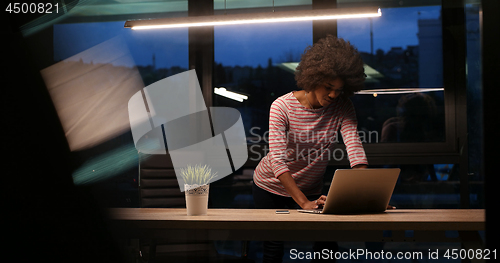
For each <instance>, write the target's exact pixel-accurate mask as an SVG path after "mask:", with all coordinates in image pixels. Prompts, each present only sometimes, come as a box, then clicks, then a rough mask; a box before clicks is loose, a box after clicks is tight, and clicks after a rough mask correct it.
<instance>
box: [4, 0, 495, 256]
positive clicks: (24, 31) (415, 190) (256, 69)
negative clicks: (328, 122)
mask: <svg viewBox="0 0 500 263" xmlns="http://www.w3.org/2000/svg"><path fill="white" fill-rule="evenodd" d="M54 3H60V4H61V8H63V7H64V8H63V10H64V12H59V13H52V14H45V15H40V14H38V15H36V14H31V15H30V14H17V15H16V14H9V17H8V19H9V21H8V22H6V24H7V25H9V26H8V27H6V28H4V33H5V35H6V36H8V39H9V40H10V42H9V43H10V45H9V46H8V48H6V49H4V52H5V54H6V56H8V57H9V59H8V60H7V61H8V62H9V64H5V69H6V70H5V71H4V74H5V78H7V79H9V80H10V81H9V82H6V83H9V85H6V86H5V89H8V91H7V93H6V95H5V96H4V98H5V99H4V106H5V107H6V110H5V111H4V112H5V113H6V114H7V115H8V116H7V119H8V122H7V125H6V126H5V129H6V130H7V131H8V132H9V134H10V135H9V137H6V141H7V145H6V146H5V147H6V148H5V151H6V152H7V153H8V155H9V156H10V157H11V158H9V161H8V162H6V164H5V166H7V167H8V173H7V174H6V176H7V177H8V180H7V183H6V184H5V185H4V187H5V191H3V194H5V197H4V200H9V201H7V202H6V206H7V208H9V209H11V210H12V211H15V213H13V214H12V216H11V217H10V219H12V222H13V223H14V225H15V226H16V227H19V230H20V231H19V232H18V233H19V234H18V235H17V236H15V237H13V240H14V241H17V242H20V243H24V242H21V241H22V240H24V239H23V236H31V235H32V234H33V233H39V234H40V236H45V237H47V236H50V235H51V234H50V233H51V231H54V233H56V236H58V238H57V241H53V240H52V241H53V243H54V246H56V245H59V246H62V247H64V248H65V249H66V250H67V251H66V252H64V253H63V254H64V255H67V256H70V255H74V254H78V253H79V249H80V248H78V246H81V247H87V246H89V243H91V241H90V240H95V241H96V242H97V243H96V244H95V245H96V247H98V249H97V250H96V251H94V252H92V253H96V254H97V255H98V256H102V255H103V254H104V255H106V254H107V255H110V254H111V253H109V251H114V249H116V248H115V247H114V246H113V245H112V244H114V243H113V242H112V241H109V240H111V239H112V237H111V236H109V235H108V233H107V232H106V231H105V223H103V219H102V209H103V208H107V207H141V194H140V191H139V190H140V185H139V182H140V161H141V158H144V156H141V155H140V153H138V152H137V150H136V149H135V147H134V142H133V139H132V134H131V132H130V127H129V124H128V119H127V114H128V113H127V102H128V99H129V98H130V95H131V94H133V92H135V91H137V90H139V89H141V88H143V87H145V86H147V85H149V84H152V83H154V82H156V81H158V80H161V79H164V78H166V77H169V76H172V75H175V74H177V73H181V72H184V71H186V70H190V69H196V72H197V74H198V79H199V81H200V86H201V88H202V92H203V95H204V99H205V103H206V105H207V106H226V107H232V108H236V109H238V110H239V111H240V113H241V116H242V119H243V123H244V126H245V132H246V136H247V143H248V149H249V160H248V161H247V163H246V164H245V165H244V166H243V167H241V168H240V169H238V170H237V171H236V172H235V173H234V174H231V175H229V176H227V177H225V178H223V179H221V180H219V181H217V182H214V183H212V184H211V186H210V204H209V207H210V208H253V199H252V194H251V180H252V172H253V169H254V168H255V166H256V165H257V163H258V161H259V160H260V159H259V158H260V157H262V156H264V154H265V153H266V149H267V140H266V131H267V130H268V120H269V117H268V114H269V107H270V105H271V103H272V102H273V101H274V100H275V99H276V98H278V97H279V96H281V95H283V94H285V93H287V92H290V91H292V90H298V89H299V88H298V87H297V86H296V84H295V81H294V74H293V71H294V65H296V63H298V62H299V61H300V55H301V54H302V53H303V52H304V50H305V48H306V47H307V46H308V45H312V44H313V43H314V42H316V41H317V40H318V39H319V38H321V37H324V36H326V34H334V35H337V36H338V37H341V38H344V39H346V40H349V41H350V42H351V43H352V44H354V45H355V46H356V47H357V48H358V50H359V51H360V52H361V55H362V57H363V60H364V63H365V69H366V72H367V75H368V77H367V81H366V83H365V86H366V87H365V90H363V92H361V93H359V94H356V95H355V96H354V97H352V98H351V99H352V101H353V103H354V106H355V109H356V113H357V118H358V130H359V131H360V134H361V135H362V137H361V139H362V140H363V143H364V146H365V150H366V153H367V156H368V161H369V162H370V167H399V168H401V174H400V178H399V180H398V183H397V185H396V188H395V190H394V194H393V197H392V199H391V204H392V205H395V206H396V207H398V208H401V209H404V208H418V209H420V208H430V209H432V208H486V207H487V206H488V202H489V200H490V199H492V198H495V197H490V196H489V195H491V194H493V196H494V191H495V190H494V188H493V189H491V188H488V184H492V181H491V179H490V178H489V177H488V176H494V172H491V171H489V170H488V167H489V165H492V163H494V161H493V160H494V157H495V154H494V152H495V151H494V150H495V148H494V145H495V137H494V135H493V134H494V132H491V131H492V130H490V129H491V127H490V126H489V125H490V124H489V122H492V120H495V119H498V118H497V117H495V115H494V112H495V110H494V105H495V103H492V100H493V99H494V98H495V96H494V95H493V92H495V89H496V88H497V86H495V84H498V81H497V80H496V78H495V76H494V75H493V72H496V71H495V70H494V69H498V65H497V64H498V63H497V61H498V60H495V59H496V58H498V51H497V50H496V46H497V45H498V40H496V39H495V33H494V32H498V31H496V30H498V24H499V23H495V21H496V22H498V19H497V18H496V17H494V16H495V15H494V14H493V15H492V14H491V13H488V12H492V11H491V10H494V9H495V8H497V9H496V10H497V11H498V3H496V2H495V1H487V0H483V1H479V0H462V1H451V0H426V1H413V0H408V1H393V0H379V1H377V0H360V1H343V0H337V1H312V0H294V1H277V0H276V1H221V0H214V1H187V0H186V1H169V0H158V1H115V0H105V1H54ZM360 6H379V7H380V8H381V10H382V17H379V18H370V19H369V18H361V19H352V20H351V19H346V20H338V21H332V22H328V23H327V25H326V26H324V25H322V24H319V23H313V22H310V21H309V22H293V23H277V24H272V25H268V24H256V25H243V26H215V27H211V28H201V29H200V28H198V29H187V28H180V29H164V30H150V31H133V30H130V29H128V28H124V27H123V25H124V23H125V21H127V20H134V19H147V18H160V17H182V16H196V15H207V14H225V13H227V14H232V13H252V12H268V11H269V12H273V10H276V11H280V10H309V9H316V8H331V7H333V8H335V7H336V8H346V7H360ZM492 32H493V33H492ZM216 87H224V88H226V89H227V90H230V91H234V92H237V93H240V94H244V95H246V96H248V99H247V100H245V101H243V102H238V101H234V100H231V99H228V98H225V97H222V96H219V95H217V94H215V93H214V88H216ZM65 89H66V90H65ZM402 124H407V125H406V126H405V125H402ZM408 124H411V126H410V125H408ZM404 126H405V127H407V129H402V128H400V127H404ZM408 127H410V128H408ZM342 147H343V144H342V140H340V141H339V149H344V148H342ZM490 149H492V150H493V151H492V150H490ZM11 150H12V151H11ZM339 153H340V154H341V153H342V152H341V151H339ZM336 157H337V158H332V160H331V161H330V163H329V167H328V169H327V171H326V173H325V190H327V189H328V186H329V182H330V181H331V179H332V175H333V171H334V170H335V169H338V168H347V167H349V163H348V160H347V158H346V156H344V158H341V157H339V156H336ZM11 159H12V160H11ZM488 161H491V163H489V162H488ZM487 171H489V173H488V172H487ZM487 212H488V210H487ZM488 216H491V215H488ZM39 217H42V218H44V217H45V218H47V219H50V220H48V221H40V220H38V218H39ZM65 217H67V218H69V219H71V220H74V222H75V223H74V224H78V222H85V225H87V226H85V227H75V228H73V223H71V224H69V223H67V222H68V221H64V220H63V218H65ZM71 220H70V222H73V221H71ZM63 226H64V227H63ZM487 226H488V224H487ZM50 229H52V230H50ZM65 229H71V231H68V232H66V230H65ZM71 235H83V236H84V237H85V238H82V239H81V240H79V241H78V240H77V241H75V240H73V239H72V238H71ZM37 236H38V235H37ZM488 237H490V238H492V237H491V236H488V235H486V238H488ZM86 238H87V239H86ZM32 240H36V241H38V242H43V238H41V237H38V238H35V239H32ZM107 241H109V242H107ZM26 242H27V241H26ZM65 242H69V244H73V245H74V247H73V246H71V245H68V243H65ZM218 245H219V249H220V250H226V249H228V248H227V246H231V245H230V244H229V245H228V244H224V243H221V244H218ZM24 246H25V245H24ZM46 246H48V247H51V246H49V245H44V246H41V247H40V248H34V250H35V251H38V250H40V251H38V252H39V253H43V252H42V251H41V250H42V248H46ZM69 247H72V248H71V249H70V248H69ZM18 249H19V248H15V249H14V250H13V251H18ZM72 249H73V250H75V251H77V252H78V253H77V252H75V253H72V252H74V251H72ZM101 250H102V251H101ZM99 251H101V252H102V253H101V252H99ZM103 251H105V252H103ZM228 251H229V252H228V253H231V248H229V249H228ZM18 252H19V253H20V255H21V256H22V253H21V252H20V251H18ZM92 253H91V254H89V255H88V256H89V257H91V255H92ZM117 253H120V252H117ZM256 253H258V251H257V252H256ZM55 257H57V256H55ZM114 260H115V259H112V256H110V258H109V261H114ZM106 261H107V262H109V261H108V260H106Z"/></svg>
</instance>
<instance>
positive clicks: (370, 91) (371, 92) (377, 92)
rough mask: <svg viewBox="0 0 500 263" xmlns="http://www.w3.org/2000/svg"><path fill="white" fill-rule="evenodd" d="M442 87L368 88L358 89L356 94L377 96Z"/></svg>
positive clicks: (434, 89) (439, 89)
mask: <svg viewBox="0 0 500 263" xmlns="http://www.w3.org/2000/svg"><path fill="white" fill-rule="evenodd" d="M443 90H444V88H396V89H368V90H360V91H358V92H356V94H365V95H373V97H377V96H378V95H385V94H407V93H417V92H418V93H421V92H433V91H443Z"/></svg>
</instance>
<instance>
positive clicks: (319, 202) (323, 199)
mask: <svg viewBox="0 0 500 263" xmlns="http://www.w3.org/2000/svg"><path fill="white" fill-rule="evenodd" d="M314 202H315V203H316V204H317V205H318V207H322V206H324V205H325V202H326V195H322V196H320V197H319V198H318V199H316V201H314Z"/></svg>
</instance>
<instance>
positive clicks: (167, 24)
mask: <svg viewBox="0 0 500 263" xmlns="http://www.w3.org/2000/svg"><path fill="white" fill-rule="evenodd" d="M379 16H382V12H381V11H380V8H378V7H358V8H335V9H315V10H299V11H297V10H295V11H279V12H266V13H247V14H228V15H212V16H188V17H173V18H160V19H150V20H131V21H127V22H125V27H126V28H131V29H159V28H178V27H195V26H220V25H238V24H256V23H277V22H292V21H311V20H328V19H346V18H362V17H379Z"/></svg>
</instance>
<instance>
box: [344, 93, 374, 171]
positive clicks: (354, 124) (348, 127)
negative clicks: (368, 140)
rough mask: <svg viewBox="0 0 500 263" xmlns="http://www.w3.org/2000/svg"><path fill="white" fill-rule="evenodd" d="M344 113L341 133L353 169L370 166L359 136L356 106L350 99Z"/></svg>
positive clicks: (345, 105)
mask: <svg viewBox="0 0 500 263" xmlns="http://www.w3.org/2000/svg"><path fill="white" fill-rule="evenodd" d="M343 113H344V114H343V118H342V124H341V127H340V133H341V134H342V138H343V139H344V144H345V146H346V150H347V155H348V156H349V163H350V164H351V168H352V167H354V166H356V165H358V164H368V160H367V158H366V154H365V150H364V148H363V145H362V144H361V140H360V138H359V134H358V120H357V118H356V112H355V111H354V106H353V104H352V101H351V100H350V99H347V101H346V103H345V104H344V107H343Z"/></svg>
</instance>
